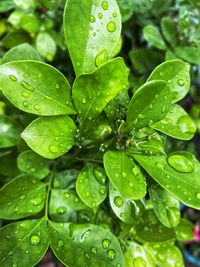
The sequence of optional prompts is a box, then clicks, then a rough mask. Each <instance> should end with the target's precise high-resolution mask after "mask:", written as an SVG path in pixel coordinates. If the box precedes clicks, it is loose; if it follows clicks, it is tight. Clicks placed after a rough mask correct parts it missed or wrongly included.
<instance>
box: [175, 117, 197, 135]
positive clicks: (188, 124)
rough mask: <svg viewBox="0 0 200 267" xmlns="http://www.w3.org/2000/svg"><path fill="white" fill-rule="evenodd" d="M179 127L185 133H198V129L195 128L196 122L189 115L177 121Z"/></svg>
mask: <svg viewBox="0 0 200 267" xmlns="http://www.w3.org/2000/svg"><path fill="white" fill-rule="evenodd" d="M177 125H178V126H179V127H180V129H181V131H182V132H183V133H191V134H193V133H195V131H196V127H195V124H194V122H193V121H192V119H191V118H190V117H189V116H187V115H184V116H181V117H180V118H179V119H178V121H177Z"/></svg>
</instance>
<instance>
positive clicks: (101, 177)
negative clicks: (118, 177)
mask: <svg viewBox="0 0 200 267" xmlns="http://www.w3.org/2000/svg"><path fill="white" fill-rule="evenodd" d="M94 175H95V177H96V179H97V181H98V182H99V183H100V184H102V185H105V183H106V174H105V172H104V170H103V169H102V168H98V167H97V168H95V169H94Z"/></svg>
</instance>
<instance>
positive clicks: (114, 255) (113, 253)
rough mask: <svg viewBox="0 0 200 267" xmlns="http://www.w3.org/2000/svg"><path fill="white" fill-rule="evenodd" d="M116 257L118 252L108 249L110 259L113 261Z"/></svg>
mask: <svg viewBox="0 0 200 267" xmlns="http://www.w3.org/2000/svg"><path fill="white" fill-rule="evenodd" d="M115 257H116V252H115V251H114V250H113V249H109V250H108V258H109V260H111V261H113V260H114V259H115Z"/></svg>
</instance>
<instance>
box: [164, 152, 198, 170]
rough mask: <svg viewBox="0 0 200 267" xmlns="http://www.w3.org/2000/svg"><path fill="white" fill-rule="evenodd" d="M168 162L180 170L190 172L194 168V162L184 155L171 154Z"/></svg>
mask: <svg viewBox="0 0 200 267" xmlns="http://www.w3.org/2000/svg"><path fill="white" fill-rule="evenodd" d="M167 162H168V164H169V165H170V166H171V167H172V168H174V169H175V170H176V171H178V172H186V173H190V172H193V170H194V164H193V162H192V161H191V160H190V159H188V158H186V157H185V156H182V155H171V156H169V157H168V159H167Z"/></svg>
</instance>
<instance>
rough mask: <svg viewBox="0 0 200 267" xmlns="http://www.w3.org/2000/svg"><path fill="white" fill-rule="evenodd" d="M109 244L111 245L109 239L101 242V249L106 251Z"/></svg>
mask: <svg viewBox="0 0 200 267" xmlns="http://www.w3.org/2000/svg"><path fill="white" fill-rule="evenodd" d="M110 244H111V241H110V240H109V239H104V240H103V241H102V247H103V248H104V249H108V248H109V247H110Z"/></svg>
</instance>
